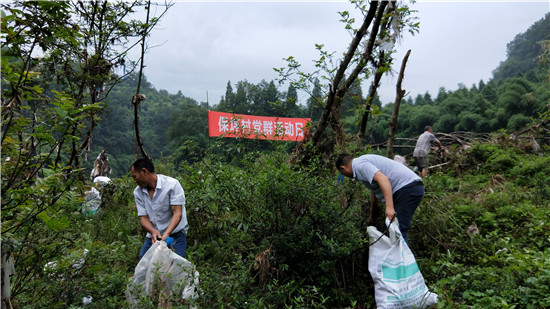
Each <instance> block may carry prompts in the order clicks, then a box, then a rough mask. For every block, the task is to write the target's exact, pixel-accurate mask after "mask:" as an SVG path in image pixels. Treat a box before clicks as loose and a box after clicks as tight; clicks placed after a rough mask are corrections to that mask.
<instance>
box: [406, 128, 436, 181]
mask: <svg viewBox="0 0 550 309" xmlns="http://www.w3.org/2000/svg"><path fill="white" fill-rule="evenodd" d="M432 143H437V144H439V148H440V149H442V148H443V145H441V142H440V141H439V140H438V139H437V138H436V137H435V135H434V134H433V133H432V127H431V126H425V127H424V133H422V134H420V136H419V137H418V140H417V141H416V147H414V151H413V157H414V159H415V161H416V166H417V167H418V175H419V176H421V177H426V175H428V166H429V161H428V155H429V154H430V148H431V147H432Z"/></svg>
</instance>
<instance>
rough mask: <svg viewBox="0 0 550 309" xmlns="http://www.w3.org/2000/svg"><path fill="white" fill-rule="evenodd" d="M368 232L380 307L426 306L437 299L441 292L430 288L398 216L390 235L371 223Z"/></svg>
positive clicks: (376, 293)
mask: <svg viewBox="0 0 550 309" xmlns="http://www.w3.org/2000/svg"><path fill="white" fill-rule="evenodd" d="M389 224H390V220H389V219H386V225H389ZM367 233H368V234H369V238H370V242H371V244H372V245H371V246H370V248H369V272H370V274H371V276H372V279H373V280H374V289H375V291H374V295H375V298H376V305H377V308H378V309H381V308H426V307H428V306H431V305H433V304H435V303H437V294H435V293H431V292H430V291H429V290H428V287H427V286H426V283H425V282H424V277H423V276H422V274H421V273H420V269H419V268H418V265H417V264H416V259H415V258H414V255H413V254H412V252H411V249H409V246H408V245H407V243H406V242H405V240H404V239H403V237H402V236H401V232H400V231H399V223H398V222H397V219H395V221H394V222H392V224H391V225H390V228H389V237H388V236H386V235H383V234H382V233H381V232H380V231H378V230H377V229H376V227H374V226H369V227H368V228H367ZM378 239H379V240H378ZM377 240H378V241H377Z"/></svg>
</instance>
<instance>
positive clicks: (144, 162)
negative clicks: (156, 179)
mask: <svg viewBox="0 0 550 309" xmlns="http://www.w3.org/2000/svg"><path fill="white" fill-rule="evenodd" d="M132 166H133V167H134V170H135V171H141V169H142V168H146V169H147V170H148V171H149V172H151V173H154V172H155V165H154V164H153V161H151V160H149V159H147V158H141V159H137V160H136V162H134V163H133V164H132Z"/></svg>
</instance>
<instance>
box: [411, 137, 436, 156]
mask: <svg viewBox="0 0 550 309" xmlns="http://www.w3.org/2000/svg"><path fill="white" fill-rule="evenodd" d="M435 142H437V138H436V137H435V135H433V134H432V133H430V132H429V131H424V133H422V134H420V136H419V137H418V140H417V141H416V147H414V151H413V157H427V156H428V155H429V154H430V147H431V146H432V143H435Z"/></svg>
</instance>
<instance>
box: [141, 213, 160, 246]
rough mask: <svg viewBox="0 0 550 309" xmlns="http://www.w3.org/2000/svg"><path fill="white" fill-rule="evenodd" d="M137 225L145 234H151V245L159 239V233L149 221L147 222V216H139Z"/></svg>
mask: <svg viewBox="0 0 550 309" xmlns="http://www.w3.org/2000/svg"><path fill="white" fill-rule="evenodd" d="M139 223H140V224H141V226H142V227H143V228H144V229H145V230H146V231H147V232H149V234H151V240H152V241H153V243H155V241H157V238H160V237H161V235H160V232H159V231H158V230H157V229H155V227H154V226H153V223H151V220H149V216H147V215H144V216H139Z"/></svg>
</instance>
